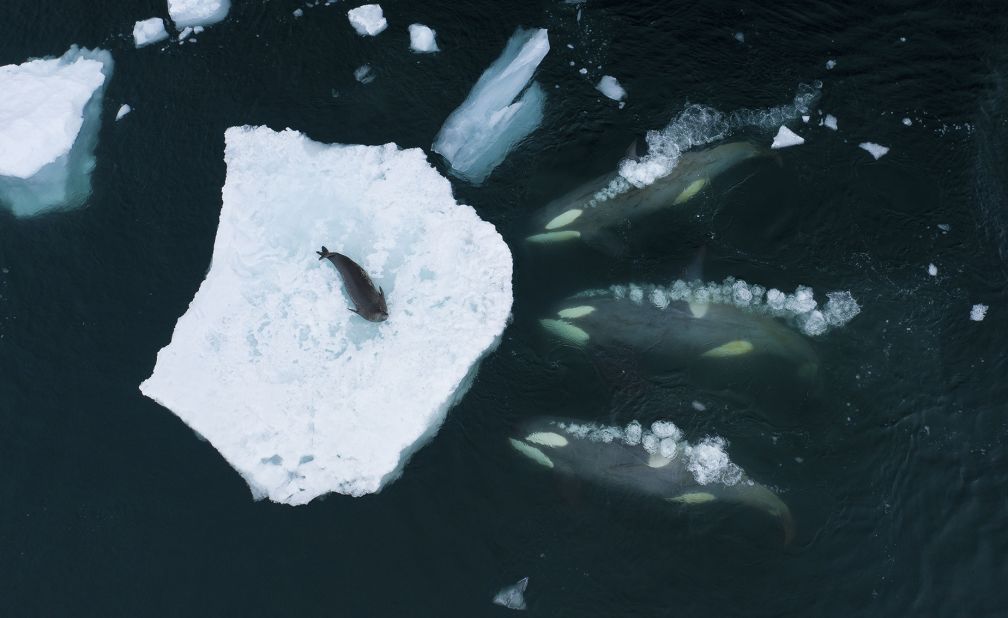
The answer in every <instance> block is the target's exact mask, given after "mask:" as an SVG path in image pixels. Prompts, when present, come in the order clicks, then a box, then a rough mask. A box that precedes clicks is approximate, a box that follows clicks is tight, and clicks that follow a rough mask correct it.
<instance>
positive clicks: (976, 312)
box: [970, 303, 989, 322]
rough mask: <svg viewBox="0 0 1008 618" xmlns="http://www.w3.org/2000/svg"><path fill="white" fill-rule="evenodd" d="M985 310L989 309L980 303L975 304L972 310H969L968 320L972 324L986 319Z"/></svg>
mask: <svg viewBox="0 0 1008 618" xmlns="http://www.w3.org/2000/svg"><path fill="white" fill-rule="evenodd" d="M987 309H989V307H988V306H987V305H984V304H982V303H977V304H976V305H973V308H972V309H970V319H971V320H973V321H974V322H980V321H981V320H983V319H984V318H985V317H987Z"/></svg>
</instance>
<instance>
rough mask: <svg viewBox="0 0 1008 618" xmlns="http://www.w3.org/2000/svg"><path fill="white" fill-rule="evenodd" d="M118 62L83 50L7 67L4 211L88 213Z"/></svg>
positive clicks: (1, 105) (2, 78)
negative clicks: (106, 98) (109, 86)
mask: <svg viewBox="0 0 1008 618" xmlns="http://www.w3.org/2000/svg"><path fill="white" fill-rule="evenodd" d="M112 66H113V62H112V55H111V54H110V53H109V52H107V51H104V50H100V49H96V50H89V49H80V48H78V47H76V46H74V47H71V48H70V50H69V51H67V52H66V53H65V54H63V56H62V57H60V58H47V59H38V60H29V61H28V62H25V63H23V64H18V65H14V64H11V65H7V66H3V67H0V91H2V92H3V93H4V96H3V97H0V203H2V204H3V205H4V206H6V207H7V208H10V209H11V210H12V211H13V212H14V214H15V215H17V216H30V215H34V214H38V213H40V212H44V211H48V210H53V209H59V208H73V207H75V206H80V205H81V204H83V203H84V201H85V200H86V199H87V197H88V195H90V193H91V171H92V170H93V169H94V165H95V160H94V147H95V143H96V142H97V141H98V129H99V128H100V127H101V109H102V95H103V93H104V90H105V84H106V83H107V82H108V80H109V78H110V77H111V76H112Z"/></svg>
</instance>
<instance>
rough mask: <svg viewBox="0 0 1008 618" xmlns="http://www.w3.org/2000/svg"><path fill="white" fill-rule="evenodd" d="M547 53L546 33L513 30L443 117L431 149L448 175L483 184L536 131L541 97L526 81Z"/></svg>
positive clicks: (542, 94)
mask: <svg viewBox="0 0 1008 618" xmlns="http://www.w3.org/2000/svg"><path fill="white" fill-rule="evenodd" d="M549 49H550V47H549V37H548V36H547V33H546V30H544V29H537V30H523V29H520V28H519V29H518V31H517V32H515V33H514V35H512V37H511V39H510V40H509V41H508V43H507V46H506V47H505V48H504V52H503V53H502V54H501V56H500V57H499V58H497V60H495V61H494V63H493V64H492V65H490V67H489V68H488V69H487V70H486V71H484V72H483V75H481V76H480V78H479V80H478V81H477V82H476V85H475V86H473V88H472V90H471V91H470V92H469V96H468V97H466V100H465V101H464V102H463V103H462V105H460V106H459V107H458V109H456V110H455V111H453V112H452V113H451V115H450V116H448V119H447V120H445V123H444V125H443V126H442V127H441V130H440V131H439V132H438V134H437V137H436V138H435V139H434V145H433V150H434V151H435V152H437V153H438V154H440V155H441V156H443V157H444V158H445V159H446V160H447V161H448V163H449V164H450V165H451V167H452V173H454V174H455V175H456V176H459V177H460V178H464V179H466V180H468V181H470V182H472V183H476V184H479V183H481V182H483V181H484V180H485V179H486V177H487V176H489V175H490V173H491V172H492V171H493V170H494V168H495V167H497V166H498V165H499V164H500V163H501V161H503V160H504V158H505V157H506V156H507V154H508V152H510V151H511V149H512V148H514V147H515V145H517V144H518V143H519V142H520V141H522V140H523V139H525V137H527V136H528V135H529V134H530V133H532V131H534V130H535V129H536V128H537V127H538V126H539V124H540V123H541V122H542V118H543V104H544V101H545V94H544V93H543V90H542V88H541V87H540V86H539V84H538V83H537V82H532V83H531V84H529V81H530V80H531V79H532V75H533V74H534V73H535V70H536V68H537V67H538V66H539V63H540V62H542V60H543V58H545V57H546V54H547V53H548V52H549ZM516 99H517V100H516Z"/></svg>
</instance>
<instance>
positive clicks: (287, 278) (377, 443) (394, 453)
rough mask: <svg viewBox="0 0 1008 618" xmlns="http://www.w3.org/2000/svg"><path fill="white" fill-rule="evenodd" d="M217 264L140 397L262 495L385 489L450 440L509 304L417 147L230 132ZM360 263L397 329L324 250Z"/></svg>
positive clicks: (496, 273)
mask: <svg viewBox="0 0 1008 618" xmlns="http://www.w3.org/2000/svg"><path fill="white" fill-rule="evenodd" d="M225 141H226V148H225V155H224V158H225V162H226V163H227V179H226V181H225V184H224V189H223V192H222V193H223V206H222V209H221V218H220V225H219V227H218V230H217V237H216V240H215V242H214V251H213V260H212V264H211V268H210V271H209V272H208V273H207V277H206V280H205V281H204V282H203V284H202V285H201V286H200V289H199V291H198V292H197V293H196V296H195V298H193V301H192V303H191V304H190V306H189V309H188V310H187V311H186V313H185V314H184V315H183V316H182V317H181V318H179V320H178V323H177V324H176V326H175V331H174V333H173V335H172V340H171V343H170V344H169V345H168V346H167V347H165V348H164V349H162V350H161V351H160V352H159V353H158V356H157V364H156V366H155V367H154V372H153V375H152V376H151V377H150V378H149V379H148V380H146V381H145V382H144V383H143V384H141V385H140V389H141V391H142V392H143V393H144V394H145V395H147V396H148V397H151V398H152V399H154V400H156V401H157V402H158V403H160V404H161V405H163V406H165V407H167V408H169V409H170V410H171V411H172V412H174V413H175V414H176V415H178V416H179V417H180V418H181V419H182V420H183V421H185V422H186V423H187V424H188V425H190V426H191V427H192V428H193V429H194V430H195V431H196V432H198V433H199V434H200V435H202V436H204V437H206V438H207V439H208V440H209V441H210V443H211V444H212V445H213V446H214V448H216V449H217V450H218V451H220V453H221V454H222V455H223V456H224V458H225V459H226V460H227V461H228V463H230V464H231V465H232V466H233V467H234V468H235V469H236V470H237V471H238V472H239V473H240V474H241V475H242V476H243V477H244V478H245V480H246V481H247V482H248V484H249V486H250V488H251V489H252V493H253V495H254V496H255V497H256V498H262V497H269V498H270V499H271V500H273V501H275V502H283V503H288V504H304V503H307V502H308V501H310V500H312V499H313V498H315V497H316V496H319V495H322V494H325V493H328V492H339V493H344V494H350V495H354V496H359V495H362V494H366V493H371V492H376V491H378V490H380V489H381V488H382V487H383V486H384V485H385V484H386V483H388V482H390V481H392V480H393V479H394V478H396V477H397V476H398V475H399V473H400V472H401V470H402V468H403V466H404V465H405V463H406V461H407V460H408V459H409V457H410V456H411V455H412V454H413V453H414V452H415V451H416V450H417V449H418V448H420V447H421V446H422V445H423V444H424V443H425V442H426V441H427V440H428V439H429V438H430V437H432V436H433V435H434V433H436V432H437V429H438V428H439V427H440V425H441V423H442V422H443V420H444V418H445V415H446V414H447V411H448V409H449V408H450V407H451V406H452V405H453V404H454V403H455V402H456V401H458V399H459V398H460V397H461V396H462V394H463V393H464V392H465V390H466V389H467V387H468V384H469V383H470V382H471V380H472V378H473V377H474V375H475V371H476V367H477V364H478V362H479V360H480V358H482V357H483V356H484V355H485V354H486V353H488V351H490V350H491V349H492V348H494V347H495V345H496V343H497V341H498V337H499V335H500V333H501V332H502V330H503V329H504V325H505V322H506V320H507V316H508V313H509V311H510V309H511V301H512V296H511V254H510V251H509V250H508V248H507V245H505V244H504V241H503V239H502V238H501V236H500V235H499V234H498V233H497V231H496V230H495V229H494V227H493V226H492V225H490V224H489V223H487V222H485V221H483V220H481V219H480V218H479V217H478V216H477V215H476V213H475V211H474V210H473V209H472V208H470V207H469V206H464V205H459V204H457V203H456V202H455V199H454V198H453V196H452V193H451V186H450V185H449V183H448V181H447V180H446V179H445V178H443V177H442V176H440V175H439V174H438V173H437V172H436V171H435V170H434V169H433V168H432V167H431V165H430V164H429V163H428V162H427V160H426V157H425V156H424V153H423V152H422V151H421V150H419V149H409V150H400V149H399V148H398V147H397V146H395V145H394V144H386V145H384V146H356V145H350V146H347V145H341V144H334V145H325V144H319V143H316V142H313V141H311V140H309V139H307V138H306V137H304V136H303V135H301V134H300V133H298V132H295V131H291V130H289V129H288V130H286V131H283V132H279V133H278V132H274V131H272V130H270V129H268V128H265V127H258V128H252V127H234V128H231V129H228V131H227V132H226V140H225ZM323 244H325V245H326V246H327V247H328V248H329V249H331V250H334V251H340V252H343V253H346V254H347V255H349V256H352V257H353V258H354V259H355V260H357V261H358V262H359V263H360V264H361V266H363V267H364V269H365V270H367V271H368V272H369V274H370V275H371V277H372V278H373V279H374V281H375V283H376V284H377V285H380V286H382V287H384V289H385V293H386V296H387V299H388V306H389V313H390V316H389V319H388V321H387V322H383V323H381V324H373V323H370V322H365V321H364V320H362V319H361V318H359V317H357V316H356V315H354V314H352V313H350V312H349V311H348V310H347V306H348V305H349V304H350V303H349V301H348V299H347V298H346V296H345V294H344V292H343V288H342V285H341V282H340V278H339V276H338V275H337V273H336V271H335V270H334V269H333V268H332V266H331V265H330V264H329V263H328V262H326V261H321V262H320V261H319V260H318V259H317V256H316V255H315V251H316V250H317V249H319V247H321V246H322V245H323Z"/></svg>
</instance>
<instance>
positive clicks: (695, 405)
mask: <svg viewBox="0 0 1008 618" xmlns="http://www.w3.org/2000/svg"><path fill="white" fill-rule="evenodd" d="M693 409H694V410H696V411H697V412H703V411H704V410H706V409H707V406H705V405H704V404H702V403H700V402H699V401H694V402H693Z"/></svg>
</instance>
